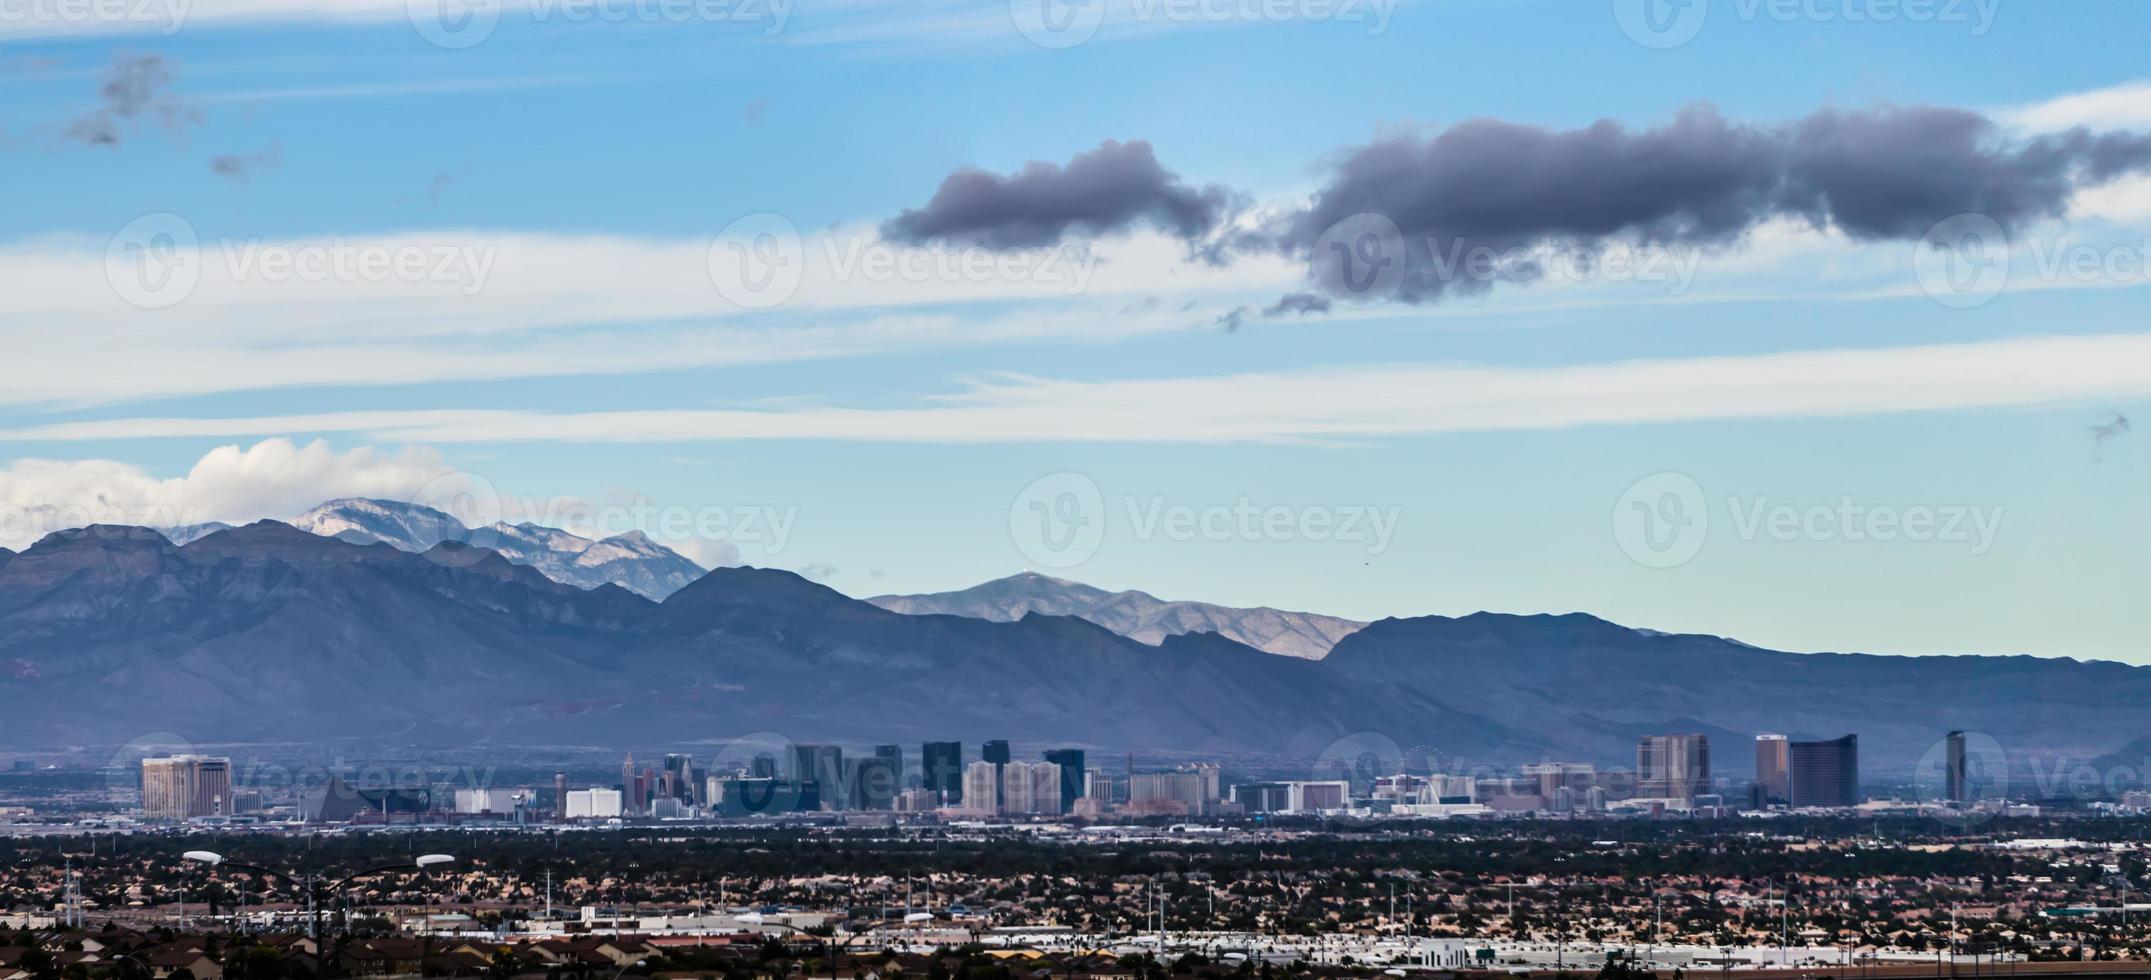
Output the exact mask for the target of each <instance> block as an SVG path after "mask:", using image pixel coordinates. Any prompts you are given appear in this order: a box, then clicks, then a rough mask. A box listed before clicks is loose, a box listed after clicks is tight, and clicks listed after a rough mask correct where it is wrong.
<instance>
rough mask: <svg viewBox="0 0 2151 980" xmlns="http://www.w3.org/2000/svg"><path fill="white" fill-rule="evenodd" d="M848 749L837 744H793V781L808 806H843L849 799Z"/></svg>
mask: <svg viewBox="0 0 2151 980" xmlns="http://www.w3.org/2000/svg"><path fill="white" fill-rule="evenodd" d="M844 776H845V772H844V749H843V748H842V747H840V746H835V745H794V746H792V782H793V783H794V784H796V785H798V787H799V806H800V808H801V809H804V810H841V809H843V808H844V804H845V803H846V802H847V799H846V797H847V795H848V794H847V793H846V792H845V787H846V781H845V779H844Z"/></svg>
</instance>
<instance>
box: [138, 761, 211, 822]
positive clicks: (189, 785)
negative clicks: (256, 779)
mask: <svg viewBox="0 0 2151 980" xmlns="http://www.w3.org/2000/svg"><path fill="white" fill-rule="evenodd" d="M231 802H232V760H230V759H226V758H223V757H220V756H206V755H173V756H165V757H163V758H152V759H143V760H142V815H143V816H144V817H147V818H149V819H151V820H186V819H189V818H191V817H214V816H228V815H230V814H231V812H232V809H231Z"/></svg>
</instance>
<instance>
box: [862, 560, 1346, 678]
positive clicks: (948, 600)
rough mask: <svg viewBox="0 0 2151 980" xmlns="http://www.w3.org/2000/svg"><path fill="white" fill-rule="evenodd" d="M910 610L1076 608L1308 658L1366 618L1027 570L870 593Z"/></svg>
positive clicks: (1120, 624) (1126, 625) (1134, 629)
mask: <svg viewBox="0 0 2151 980" xmlns="http://www.w3.org/2000/svg"><path fill="white" fill-rule="evenodd" d="M867 601H868V602H871V603H873V604H875V605H877V606H880V607H881V608H883V609H888V610H891V611H893V612H900V613H905V614H907V615H913V616H918V615H948V616H968V617H970V618H972V619H989V620H992V621H994V622H997V623H1008V622H1014V621H1016V620H1019V619H1022V618H1023V617H1025V616H1028V615H1030V614H1032V613H1038V614H1040V615H1045V616H1074V617H1076V618H1078V619H1083V620H1088V621H1090V622H1093V623H1096V624H1098V625H1100V626H1103V627H1105V628H1106V629H1109V630H1112V631H1113V632H1115V633H1118V634H1120V635H1122V636H1125V637H1128V638H1130V639H1133V640H1137V641H1140V642H1143V643H1148V644H1152V645H1156V644H1158V643H1161V642H1163V641H1164V640H1165V638H1166V637H1168V636H1181V635H1183V634H1187V633H1216V634H1217V635H1219V636H1222V637H1224V638H1226V639H1228V640H1232V641H1234V642H1236V643H1243V644H1246V645H1247V646H1251V647H1254V648H1255V649H1257V650H1261V651H1263V652H1264V653H1274V654H1278V655H1281V656H1286V657H1300V658H1303V659H1306V660H1320V659H1322V658H1323V657H1325V656H1328V655H1329V651H1330V648H1331V647H1334V646H1336V645H1337V641H1338V640H1341V639H1344V638H1345V637H1347V636H1350V635H1352V634H1353V633H1355V632H1357V631H1358V630H1359V629H1360V628H1361V627H1364V626H1366V625H1367V624H1365V623H1362V622H1359V621H1357V620H1351V619H1340V618H1338V617H1336V616H1321V615H1316V614H1314V613H1303V612H1287V611H1285V610H1282V609H1271V608H1268V607H1256V608H1252V609H1239V608H1234V607H1231V606H1219V605H1213V604H1211V603H1207V602H1168V601H1166V600H1163V599H1160V598H1158V597H1156V596H1153V595H1151V594H1150V593H1148V592H1135V591H1128V592H1108V591H1106V590H1104V589H1100V588H1096V587H1094V586H1089V585H1084V584H1083V583H1081V582H1070V581H1068V580H1066V579H1058V578H1052V577H1050V576H1046V575H1040V574H1038V573H1036V572H1024V573H1022V574H1019V575H1011V576H1009V577H1007V578H1001V579H995V580H993V581H991V582H987V583H985V584H983V585H976V586H972V587H971V588H968V589H964V590H961V591H958V592H936V593H932V594H928V595H884V596H875V597H873V598H871V599H868V600H867Z"/></svg>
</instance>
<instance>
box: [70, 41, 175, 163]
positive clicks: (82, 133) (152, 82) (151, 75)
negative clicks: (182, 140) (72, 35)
mask: <svg viewBox="0 0 2151 980" xmlns="http://www.w3.org/2000/svg"><path fill="white" fill-rule="evenodd" d="M171 85H172V66H171V63H170V62H167V61H166V60H165V59H164V56H163V55H158V54H143V55H122V56H120V57H119V58H117V59H115V60H114V61H113V62H112V67H111V68H110V69H109V70H107V71H106V73H105V79H104V82H103V83H102V84H100V85H99V86H98V89H97V95H98V106H97V108H96V109H94V110H91V111H90V112H88V113H85V114H83V115H82V116H79V117H77V118H76V119H75V120H74V121H73V122H71V123H69V124H68V125H67V129H66V130H65V131H64V132H63V133H62V134H61V135H62V137H63V138H65V139H69V140H73V141H76V142H80V143H86V144H88V145H90V146H118V145H119V144H120V143H121V142H123V141H125V140H126V139H127V137H128V136H129V135H131V134H132V133H133V131H134V130H135V129H136V128H138V127H139V126H140V124H141V123H142V122H144V121H149V122H154V123H156V124H158V125H160V126H162V127H164V128H165V129H166V130H168V131H170V132H172V133H175V134H176V133H180V132H183V131H185V129H186V128H187V127H188V126H191V125H194V124H196V123H199V122H201V121H202V117H201V113H199V112H197V111H196V110H195V108H194V106H193V105H192V104H191V103H189V102H188V101H187V100H186V99H183V98H181V97H180V96H178V95H177V94H174V93H173V92H172V91H171Z"/></svg>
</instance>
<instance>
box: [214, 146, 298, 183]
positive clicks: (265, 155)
mask: <svg viewBox="0 0 2151 980" xmlns="http://www.w3.org/2000/svg"><path fill="white" fill-rule="evenodd" d="M283 162H284V151H283V148H282V147H280V146H277V145H275V144H271V145H270V147H269V148H268V149H266V150H263V151H261V152H260V153H221V154H218V155H217V156H214V157H211V158H210V160H209V172H210V173H213V174H216V175H217V176H219V177H230V178H231V179H233V180H236V181H238V182H240V183H242V184H243V183H246V181H247V178H249V177H252V176H253V175H254V174H255V173H256V172H257V171H261V170H275V169H276V168H277V167H279V166H282V165H283Z"/></svg>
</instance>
